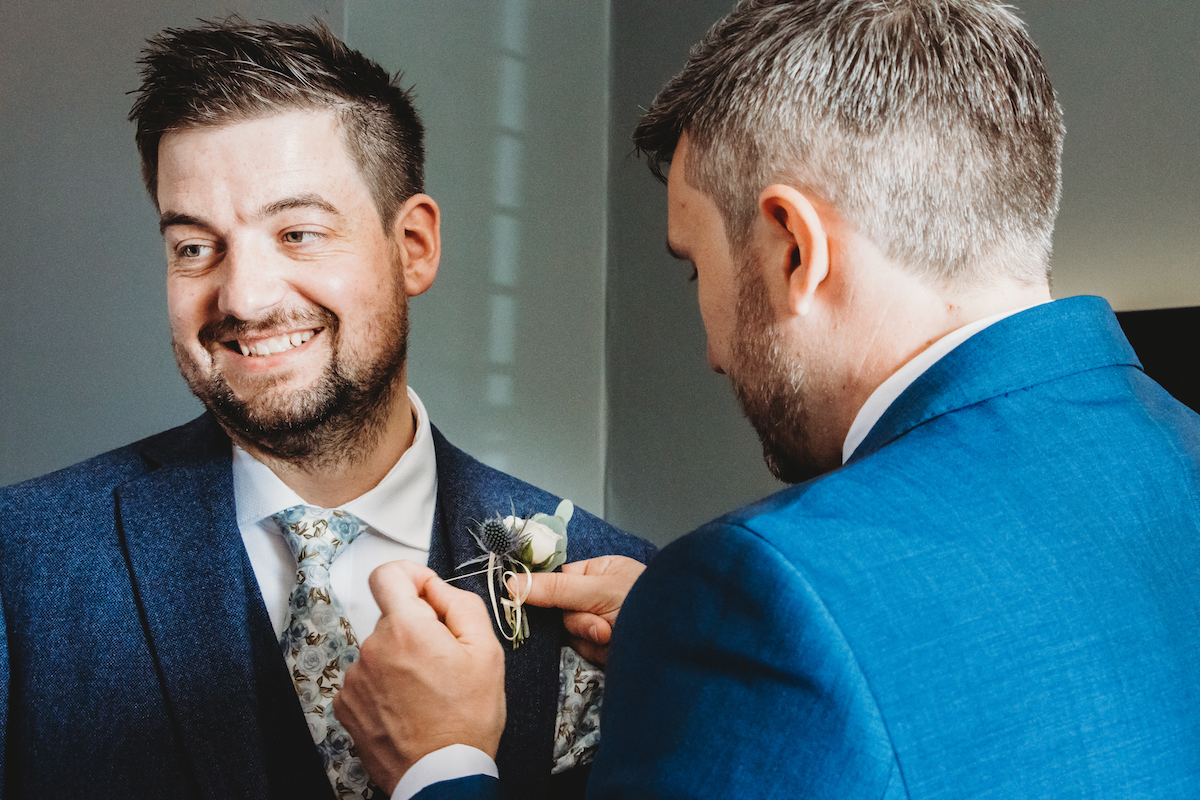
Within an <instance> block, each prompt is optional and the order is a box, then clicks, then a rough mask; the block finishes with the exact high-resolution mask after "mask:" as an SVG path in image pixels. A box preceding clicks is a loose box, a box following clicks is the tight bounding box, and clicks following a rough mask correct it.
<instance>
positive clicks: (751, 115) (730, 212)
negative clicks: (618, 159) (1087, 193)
mask: <svg viewBox="0 0 1200 800" xmlns="http://www.w3.org/2000/svg"><path fill="white" fill-rule="evenodd" d="M685 132H686V133H687V135H688V144H689V151H688V152H689V155H688V165H687V173H686V177H687V179H688V182H689V183H691V184H692V185H693V186H695V187H696V188H698V189H700V190H701V191H704V192H705V193H706V194H708V195H709V196H710V197H711V198H712V199H713V201H714V202H715V203H716V205H717V207H718V209H719V210H720V211H721V214H722V216H723V217H724V219H725V222H726V227H727V233H728V236H729V239H730V242H731V244H732V245H734V246H735V247H739V248H740V247H741V246H743V245H744V244H745V243H746V241H747V237H748V236H749V232H750V226H751V224H752V222H753V220H754V217H755V213H756V211H757V202H758V195H759V193H760V192H761V191H762V190H763V189H764V188H766V187H767V186H769V185H770V184H771V183H777V182H778V183H787V184H789V185H792V186H796V187H799V188H802V189H803V190H805V191H809V192H812V193H814V194H815V195H816V196H818V197H820V198H821V199H823V200H825V201H826V202H828V203H830V204H832V205H833V207H834V208H836V209H837V210H838V212H839V213H840V214H841V215H842V216H843V217H844V218H845V219H847V220H848V221H849V222H850V223H851V224H852V225H854V226H855V227H856V228H857V229H858V230H859V231H860V232H862V233H863V234H864V235H866V236H867V237H868V238H870V239H871V240H872V241H873V242H874V243H875V244H876V245H877V246H878V247H880V248H881V249H882V250H883V251H884V252H885V253H886V254H887V255H888V256H889V257H891V258H893V259H895V260H897V261H898V262H900V263H902V264H904V265H905V266H906V267H907V268H909V269H910V270H911V271H913V272H915V273H917V274H920V275H922V276H926V277H928V278H931V279H935V280H938V281H948V282H955V283H960V284H969V283H980V282H987V281H989V280H991V279H994V278H997V277H1001V276H1008V277H1016V278H1018V279H1020V280H1023V281H1026V282H1042V281H1045V280H1046V276H1047V274H1048V270H1049V259H1050V240H1051V234H1052V232H1053V229H1054V218H1055V216H1056V215H1057V213H1058V200H1059V193H1060V185H1061V177H1060V161H1061V154H1062V139H1063V121H1062V109H1061V108H1060V107H1059V105H1058V101H1057V100H1056V99H1055V96H1054V90H1053V88H1052V87H1051V85H1050V79H1049V77H1048V76H1047V74H1046V70H1045V67H1044V65H1043V63H1042V59H1041V56H1040V55H1039V54H1038V51H1037V48H1036V47H1035V46H1034V44H1033V42H1032V40H1031V39H1030V38H1029V35H1028V33H1027V31H1026V30H1025V27H1024V25H1023V24H1022V23H1021V21H1020V19H1018V18H1017V17H1016V16H1015V15H1014V14H1013V13H1012V10H1011V9H1010V8H1009V7H1008V6H1006V5H1004V4H1002V3H1000V2H994V1H993V0H744V1H743V2H741V3H739V4H738V5H737V7H736V8H734V10H733V11H732V12H731V13H730V14H729V16H727V17H726V18H725V19H723V20H721V21H720V22H718V23H717V24H716V25H714V26H713V28H712V29H711V30H710V31H709V32H708V34H707V36H705V38H704V40H703V41H701V42H700V43H699V44H697V45H696V46H695V47H694V48H692V51H691V54H690V56H689V58H688V62H687V64H686V66H685V67H684V69H683V71H682V72H680V73H679V74H678V75H676V76H675V77H674V78H673V79H672V80H671V81H670V82H669V83H668V84H667V85H666V86H665V87H664V88H663V89H662V91H661V92H660V93H659V95H658V97H657V98H655V100H654V103H653V104H652V106H651V108H650V110H649V111H647V112H646V114H645V115H644V116H643V117H642V119H641V121H640V123H639V124H638V126H637V130H636V131H635V132H634V142H635V143H636V145H637V147H638V149H639V151H640V152H642V153H644V154H647V155H648V156H649V163H650V167H651V169H652V170H654V171H655V173H656V174H657V175H658V176H659V177H660V178H661V177H662V175H663V167H664V165H665V164H667V163H669V162H670V160H671V157H672V155H673V154H674V151H675V147H676V145H677V143H678V141H679V137H680V136H681V135H682V134H683V133H685Z"/></svg>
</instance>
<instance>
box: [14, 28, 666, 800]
mask: <svg viewBox="0 0 1200 800" xmlns="http://www.w3.org/2000/svg"><path fill="white" fill-rule="evenodd" d="M150 45H151V46H150V48H149V49H148V50H147V51H146V53H145V57H144V59H143V65H144V70H143V76H142V77H143V84H142V87H141V89H140V92H139V96H138V99H137V101H136V103H135V106H134V109H133V112H132V114H131V118H132V119H133V120H134V121H135V122H136V123H137V142H138V147H139V150H140V152H141V155H142V161H143V176H144V178H145V182H146V186H147V189H148V190H149V193H150V197H151V199H152V200H153V202H154V204H155V207H156V208H157V209H158V211H159V225H160V227H161V230H162V235H163V240H164V244H165V249H166V261H167V298H168V311H169V316H170V323H171V335H172V343H173V347H174V350H175V355H176V358H177V360H178V363H179V368H180V372H181V373H182V375H183V377H184V379H185V380H186V381H187V384H188V386H189V387H190V388H191V390H192V391H193V393H195V395H196V396H197V397H198V398H200V400H201V401H202V402H203V403H204V405H205V406H206V408H207V409H208V410H207V412H206V413H205V414H204V415H203V416H202V417H200V418H199V419H197V420H195V421H193V422H192V423H190V424H188V425H185V426H183V427H180V428H176V429H174V430H171V431H167V432H165V433H162V434H160V435H158V436H154V437H151V438H149V439H147V440H144V441H141V442H137V443H135V444H132V445H129V446H128V447H125V448H121V449H119V450H116V451H113V452H111V453H107V454H104V455H101V456H98V457H96V458H94V459H91V460H89V461H86V462H84V463H82V464H79V465H76V466H74V467H71V468H69V469H66V470H64V471H61V472H58V473H55V474H53V475H49V476H46V477H43V478H39V479H36V480H33V481H29V482H26V483H24V484H20V485H17V486H14V487H9V488H7V489H4V490H3V492H2V493H0V520H3V522H2V523H0V524H2V525H3V541H4V547H3V550H2V553H0V591H2V593H3V615H4V623H5V624H4V627H3V628H0V630H3V631H4V634H5V638H4V640H3V641H4V645H5V648H6V649H5V657H4V658H3V660H2V661H0V666H2V667H3V669H4V670H5V680H4V681H3V684H2V687H0V688H2V694H0V698H2V699H3V701H4V709H3V715H2V716H0V721H2V722H3V726H4V728H3V732H2V735H0V754H2V756H3V759H2V763H0V768H2V772H0V781H2V790H3V791H2V793H3V794H4V796H11V797H40V796H55V797H213V798H231V797H246V798H255V799H256V800H257V799H259V798H266V797H277V798H322V799H330V798H335V797H337V798H346V797H373V796H374V797H383V796H386V795H385V794H383V793H380V792H379V791H378V790H377V789H376V788H375V787H374V786H373V785H371V784H370V783H369V780H368V776H367V773H366V771H365V770H364V768H363V765H362V763H361V761H360V760H359V757H358V751H357V747H356V745H355V743H354V742H353V740H352V739H351V737H350V736H349V735H348V734H347V733H346V731H345V730H344V729H343V727H342V726H341V724H340V722H339V720H338V719H337V717H336V716H335V714H334V707H333V699H334V697H335V696H336V695H337V693H338V691H339V689H340V687H341V685H342V682H343V680H344V678H345V675H346V672H347V670H348V669H349V668H350V667H351V665H352V664H353V663H354V662H355V661H356V660H357V658H358V655H359V648H358V639H359V638H361V637H362V636H365V635H366V634H368V633H370V632H371V631H372V629H373V628H375V626H376V624H377V622H378V621H379V619H380V611H379V609H378V607H377V606H376V604H375V602H374V601H373V600H372V597H371V592H370V587H369V584H368V577H369V575H370V574H371V572H372V571H373V570H374V569H376V568H377V567H378V566H380V565H381V564H383V563H385V562H389V561H392V560H394V559H397V558H406V559H411V560H416V561H418V562H421V563H425V564H427V565H428V566H429V567H430V568H432V569H433V570H436V571H437V572H438V573H439V574H442V575H444V576H449V575H451V574H453V573H456V570H457V568H458V566H459V565H461V564H463V563H464V562H466V561H469V560H471V559H473V558H475V557H476V556H478V555H479V548H478V546H477V544H476V542H475V540H474V539H473V538H472V535H471V531H472V530H473V529H474V528H476V527H477V526H478V525H479V522H480V521H481V520H485V519H487V518H489V517H491V516H493V515H496V514H497V513H501V512H502V513H508V512H509V510H510V509H512V508H516V509H517V510H518V511H519V512H525V513H529V514H532V513H537V512H542V513H547V514H551V513H554V511H555V509H556V507H557V506H558V503H559V498H557V497H553V496H551V495H549V494H547V493H546V492H543V491H541V490H539V489H536V488H535V487H532V486H530V485H528V484H525V483H522V482H521V481H519V480H517V479H515V478H512V477H510V476H508V475H504V474H502V473H500V472H497V471H495V470H492V469H490V468H488V467H486V466H484V465H483V464H480V463H479V462H477V461H475V460H474V459H472V458H471V457H470V456H468V455H467V454H466V453H463V452H462V451H460V450H458V449H457V448H455V447H454V446H453V445H451V444H450V443H448V442H447V441H446V440H445V438H443V437H442V436H441V434H440V433H439V432H438V431H437V429H436V428H434V427H433V426H432V424H431V423H430V415H429V414H428V413H427V411H426V409H425V407H424V405H423V404H422V403H421V401H420V399H419V398H418V397H417V395H416V394H415V393H414V392H413V391H412V390H411V389H410V388H409V387H408V385H407V380H406V371H405V365H406V343H407V336H408V314H407V308H408V300H409V298H410V297H414V296H416V295H419V294H421V293H422V292H424V291H425V290H426V289H428V288H429V286H430V285H431V284H432V282H433V280H434V276H435V274H436V272H437V268H438V261H439V256H440V238H439V211H438V206H437V204H436V203H435V202H434V201H433V199H432V198H430V197H429V196H428V195H426V194H424V193H423V185H422V184H423V176H422V172H423V158H424V154H423V142H422V139H423V130H422V126H421V122H420V119H419V118H418V116H417V112H416V110H415V109H414V107H413V105H412V102H411V100H410V98H409V95H408V93H407V92H405V91H403V90H401V89H400V88H398V87H397V86H396V84H395V81H394V80H393V79H391V78H390V77H389V76H388V74H387V73H386V72H385V71H384V70H383V69H381V68H380V67H379V66H378V65H376V64H374V63H372V62H370V61H368V60H367V59H366V58H364V57H363V56H362V55H361V54H359V53H357V52H355V51H352V50H349V49H348V48H346V47H345V45H343V44H342V43H341V42H339V41H338V40H337V39H336V38H334V37H333V36H332V35H331V34H330V33H329V32H328V30H326V29H325V28H323V27H315V28H303V27H291V26H281V25H272V24H266V23H264V24H260V25H247V24H245V23H244V22H242V21H241V20H238V19H232V20H229V21H227V22H220V23H212V24H206V25H203V26H201V27H198V28H195V29H190V30H168V31H166V32H165V33H163V34H162V35H161V36H159V37H158V38H156V39H155V40H153V41H152V42H151V43H150ZM652 550H653V548H652V547H651V546H650V545H648V544H647V543H645V542H642V541H641V540H638V539H635V538H633V537H631V536H628V535H627V534H624V533H621V532H620V531H617V530H615V529H613V528H611V527H609V526H608V525H606V524H604V523H603V522H602V521H600V520H598V519H597V518H595V517H593V516H591V515H589V514H587V513H586V512H583V511H577V512H576V513H575V515H574V516H573V517H572V518H571V521H570V528H569V542H568V545H567V555H568V558H569V559H572V560H574V559H587V558H592V557H595V556H602V555H605V554H624V555H627V556H633V557H634V558H636V559H638V560H641V561H644V560H646V559H647V558H648V557H649V556H650V555H651V553H652ZM590 563H591V564H593V565H603V564H605V563H606V562H604V561H598V562H590ZM620 563H621V566H622V569H630V564H632V563H634V562H631V561H627V560H626V561H622V562H620ZM633 569H635V571H636V567H634V568H633ZM459 585H461V586H466V587H468V588H470V589H471V590H472V591H474V592H476V593H478V594H483V595H484V596H486V595H487V594H488V584H487V579H486V578H484V577H483V576H479V575H474V576H467V577H465V578H464V579H463V581H462V582H461V583H460V584H459ZM475 602H476V604H477V605H479V606H480V608H479V610H480V611H481V612H482V603H480V602H479V601H478V599H477V598H476V600H475ZM527 613H528V614H529V618H530V628H531V631H532V632H531V634H530V636H529V638H528V639H527V640H526V642H525V643H524V644H523V645H522V646H521V647H520V649H513V648H511V647H509V648H508V649H507V653H505V652H504V651H503V650H502V649H501V647H500V645H499V644H498V642H497V639H496V634H495V632H494V631H493V629H492V627H491V625H490V623H489V624H488V626H487V628H486V630H485V632H484V633H485V635H486V637H488V638H489V639H490V644H491V647H490V649H489V653H490V654H491V660H490V661H488V662H487V664H486V667H485V669H486V672H487V678H488V679H496V680H503V681H504V683H505V686H506V687H507V690H508V696H509V701H510V702H509V705H508V707H507V709H506V708H505V705H504V703H503V702H501V703H496V704H493V705H491V706H488V707H486V708H484V707H477V708H473V710H472V717H473V720H474V721H476V722H482V723H483V724H484V725H485V727H486V728H487V730H488V731H489V736H488V740H489V741H488V742H482V741H481V742H478V743H476V742H474V741H472V742H469V743H470V744H479V745H480V746H481V748H482V749H485V750H486V756H495V758H496V762H497V763H498V772H497V771H496V770H491V771H492V773H493V774H498V775H499V776H500V777H501V778H502V779H503V781H504V783H505V784H506V785H507V786H509V787H510V789H511V791H512V792H513V793H514V795H515V796H519V797H570V796H575V795H577V794H578V793H579V792H580V788H581V786H582V778H581V777H580V775H581V771H582V770H583V769H585V768H586V765H587V763H588V762H589V761H590V758H591V755H592V753H593V752H594V750H595V744H596V738H597V735H598V733H597V731H596V730H595V723H594V717H595V714H596V706H597V704H598V702H599V687H600V686H601V685H602V683H603V675H602V673H600V672H599V670H598V669H597V668H596V667H594V666H592V665H590V664H588V663H587V662H585V661H583V660H582V659H580V658H579V656H578V655H576V653H575V651H574V650H572V649H570V648H568V647H565V646H564V645H565V644H566V642H567V636H566V632H565V630H564V629H563V625H562V616H561V615H560V614H558V613H557V612H553V611H548V610H543V609H530V610H528V612H527ZM419 645H420V643H419V642H418V643H414V644H413V646H419ZM580 646H582V645H580ZM458 688H459V690H460V691H461V692H462V693H463V694H464V695H465V696H470V695H471V692H470V687H468V686H465V685H460V686H459V687H458ZM506 723H507V724H506ZM501 731H503V739H501V740H499V741H498V742H497V741H493V740H492V739H491V737H492V736H493V735H494V736H500V735H501ZM450 755H452V756H453V755H454V752H453V749H452V752H451V754H450ZM460 755H461V754H460ZM480 757H481V754H479V752H478V751H477V750H475V751H467V753H466V756H465V758H466V759H467V760H468V762H470V761H471V759H472V758H474V759H478V758H480ZM484 760H485V761H487V760H488V759H487V758H486V757H485V758H484ZM489 763H490V762H489ZM429 769H430V771H429V772H427V773H426V774H425V776H424V777H422V776H420V775H410V776H408V777H409V781H408V783H407V784H406V787H407V788H405V787H401V789H402V790H403V791H407V792H411V791H413V788H412V785H413V781H414V780H432V779H433V778H435V777H437V775H438V774H439V773H438V769H439V767H438V765H437V764H436V763H434V762H429ZM488 769H490V767H488ZM417 788H420V787H419V785H418V786H417ZM388 789H389V791H390V789H391V787H390V786H389V787H388Z"/></svg>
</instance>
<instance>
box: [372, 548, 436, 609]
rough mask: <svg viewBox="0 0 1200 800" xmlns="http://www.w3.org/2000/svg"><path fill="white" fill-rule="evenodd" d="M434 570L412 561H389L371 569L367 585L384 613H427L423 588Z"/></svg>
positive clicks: (433, 574)
mask: <svg viewBox="0 0 1200 800" xmlns="http://www.w3.org/2000/svg"><path fill="white" fill-rule="evenodd" d="M430 577H437V575H436V574H435V573H434V571H433V570H431V569H429V568H427V567H422V566H421V565H419V564H414V563H413V562H411V561H389V562H388V563H386V564H383V565H381V566H379V567H376V568H375V569H374V570H373V571H372V572H371V577H370V578H369V579H368V585H369V586H370V587H371V595H372V596H373V597H374V598H375V603H376V605H378V606H379V611H380V613H381V614H382V615H383V616H403V615H406V614H428V613H429V606H428V604H427V603H426V602H425V601H424V600H422V599H421V596H420V591H421V589H422V588H423V587H424V586H425V584H426V583H427V582H428V580H429V578H430Z"/></svg>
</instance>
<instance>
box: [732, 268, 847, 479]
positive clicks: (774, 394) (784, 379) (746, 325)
mask: <svg viewBox="0 0 1200 800" xmlns="http://www.w3.org/2000/svg"><path fill="white" fill-rule="evenodd" d="M737 281H738V298H737V305H736V307H735V316H736V319H735V332H734V338H733V345H732V351H731V364H730V365H729V368H728V369H726V370H725V371H726V373H727V374H728V376H729V379H730V382H731V383H732V384H733V390H734V394H735V395H736V396H737V401H738V405H739V406H741V409H742V413H743V414H744V415H745V416H746V419H747V420H749V421H750V424H751V425H752V426H753V427H754V430H755V432H756V433H757V434H758V439H759V442H761V444H762V451H763V460H764V461H766V463H767V469H769V470H770V471H771V474H772V475H774V476H775V477H776V478H778V479H779V480H781V481H783V482H784V483H801V482H803V481H806V480H809V479H810V478H814V477H816V476H818V475H820V474H822V473H824V472H825V471H826V469H825V467H823V466H822V465H821V464H820V463H818V460H817V459H816V458H815V457H814V455H813V453H812V449H811V447H810V446H809V444H808V431H809V430H810V426H811V415H810V413H809V410H808V408H807V407H806V405H805V402H804V398H805V394H806V392H807V391H808V388H809V387H808V383H809V381H808V380H807V376H806V375H805V370H804V367H803V365H802V364H801V363H800V362H799V360H798V359H797V357H796V356H795V354H793V353H791V352H789V348H788V346H787V343H786V341H785V339H784V337H783V335H782V334H781V333H780V331H779V330H778V329H777V328H776V327H775V324H774V319H773V317H772V314H771V306H770V300H769V298H768V296H767V289H766V285H765V283H764V282H763V280H762V278H761V277H760V276H759V275H758V273H757V272H756V270H755V268H754V265H753V264H752V263H743V264H740V265H739V269H738V279H737Z"/></svg>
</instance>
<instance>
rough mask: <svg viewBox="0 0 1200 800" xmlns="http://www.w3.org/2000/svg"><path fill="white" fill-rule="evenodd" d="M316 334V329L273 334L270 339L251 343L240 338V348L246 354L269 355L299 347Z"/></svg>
mask: <svg viewBox="0 0 1200 800" xmlns="http://www.w3.org/2000/svg"><path fill="white" fill-rule="evenodd" d="M314 335H316V331H311V330H308V331H297V332H295V333H291V334H287V333H285V334H283V335H282V336H272V337H271V338H270V339H259V340H258V341H257V342H253V343H251V344H246V343H245V342H243V341H241V340H240V339H239V340H238V349H240V350H241V351H242V355H244V356H269V355H273V354H274V353H283V352H285V351H287V350H291V349H292V348H293V347H299V346H300V345H302V344H304V343H305V342H307V341H308V340H309V339H311V338H312V337H313V336H314Z"/></svg>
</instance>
